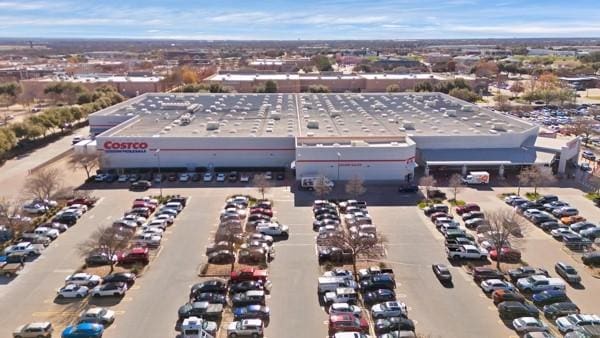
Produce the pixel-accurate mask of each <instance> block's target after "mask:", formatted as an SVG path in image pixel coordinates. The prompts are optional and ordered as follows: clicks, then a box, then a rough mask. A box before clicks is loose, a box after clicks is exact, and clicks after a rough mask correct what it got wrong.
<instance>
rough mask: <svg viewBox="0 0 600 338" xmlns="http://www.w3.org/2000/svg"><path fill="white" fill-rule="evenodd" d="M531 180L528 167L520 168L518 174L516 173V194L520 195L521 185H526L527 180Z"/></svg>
mask: <svg viewBox="0 0 600 338" xmlns="http://www.w3.org/2000/svg"><path fill="white" fill-rule="evenodd" d="M530 181H531V177H530V174H529V169H528V168H525V169H521V171H519V174H518V175H517V183H518V186H517V195H519V196H520V195H521V187H522V186H524V185H528V184H529V182H530Z"/></svg>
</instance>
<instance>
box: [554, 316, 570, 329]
mask: <svg viewBox="0 0 600 338" xmlns="http://www.w3.org/2000/svg"><path fill="white" fill-rule="evenodd" d="M556 325H558V326H561V327H570V326H572V325H573V324H572V323H571V322H570V321H569V319H568V317H560V318H558V319H557V320H556Z"/></svg>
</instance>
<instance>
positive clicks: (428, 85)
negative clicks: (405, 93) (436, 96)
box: [413, 82, 433, 92]
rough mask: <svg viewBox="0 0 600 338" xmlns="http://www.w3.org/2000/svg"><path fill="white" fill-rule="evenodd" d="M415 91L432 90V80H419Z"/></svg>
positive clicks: (414, 88)
mask: <svg viewBox="0 0 600 338" xmlns="http://www.w3.org/2000/svg"><path fill="white" fill-rule="evenodd" d="M413 90H414V91H415V92H432V91H433V85H432V84H431V83H430V82H419V83H417V84H416V85H415V86H414V87H413Z"/></svg>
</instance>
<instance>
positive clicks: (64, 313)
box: [31, 311, 77, 317]
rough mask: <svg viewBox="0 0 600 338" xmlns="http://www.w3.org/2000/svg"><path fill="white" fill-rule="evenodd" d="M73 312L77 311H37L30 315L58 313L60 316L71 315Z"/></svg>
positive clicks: (41, 315)
mask: <svg viewBox="0 0 600 338" xmlns="http://www.w3.org/2000/svg"><path fill="white" fill-rule="evenodd" d="M74 314H77V312H75V311H39V312H34V313H32V314H31V315H32V316H33V317H45V316H52V315H60V316H64V317H66V316H72V315H74Z"/></svg>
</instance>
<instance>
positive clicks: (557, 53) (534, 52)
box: [527, 48, 577, 56]
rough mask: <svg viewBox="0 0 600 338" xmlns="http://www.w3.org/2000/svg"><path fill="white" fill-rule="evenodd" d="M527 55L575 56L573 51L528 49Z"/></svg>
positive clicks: (575, 53)
mask: <svg viewBox="0 0 600 338" xmlns="http://www.w3.org/2000/svg"><path fill="white" fill-rule="evenodd" d="M527 55H529V56H577V52H576V51H574V50H554V49H547V48H528V49H527Z"/></svg>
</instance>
